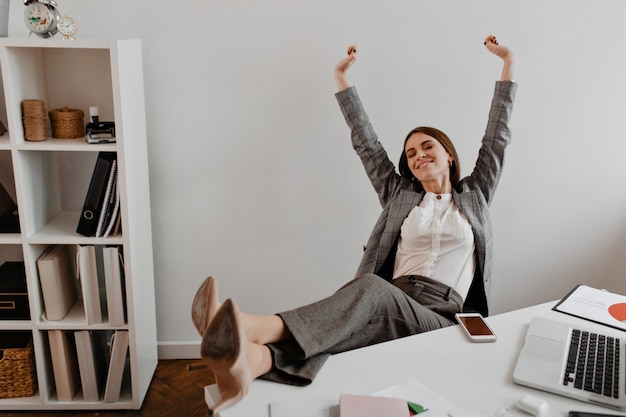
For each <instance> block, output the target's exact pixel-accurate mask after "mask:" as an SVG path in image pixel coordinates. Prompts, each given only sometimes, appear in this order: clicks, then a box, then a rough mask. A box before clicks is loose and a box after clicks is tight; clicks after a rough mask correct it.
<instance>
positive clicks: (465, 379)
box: [207, 302, 624, 417]
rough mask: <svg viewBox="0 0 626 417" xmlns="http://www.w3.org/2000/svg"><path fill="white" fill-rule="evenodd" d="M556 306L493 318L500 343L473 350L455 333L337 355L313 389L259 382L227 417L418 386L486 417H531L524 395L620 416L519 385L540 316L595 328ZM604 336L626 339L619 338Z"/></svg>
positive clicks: (556, 408) (554, 405) (256, 416)
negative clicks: (528, 340)
mask: <svg viewBox="0 0 626 417" xmlns="http://www.w3.org/2000/svg"><path fill="white" fill-rule="evenodd" d="M555 303H556V302H549V303H546V304H540V305H537V306H533V307H529V308H525V309H521V310H516V311H512V312H508V313H504V314H500V315H495V316H491V317H489V318H488V319H487V321H488V322H489V325H490V326H491V327H492V328H493V330H494V332H495V333H496V334H497V335H498V340H497V341H496V342H495V343H470V342H468V341H467V339H466V338H465V336H464V335H463V333H462V330H461V329H460V328H459V327H458V326H452V327H449V328H445V329H441V330H435V331H432V332H428V333H423V334H419V335H415V336H410V337H406V338H402V339H398V340H394V341H391V342H386V343H381V344H378V345H374V346H369V347H366V348H361V349H357V350H353V351H351V352H345V353H341V354H338V355H333V356H331V357H330V358H329V360H328V361H327V362H326V364H325V365H324V367H323V368H322V370H321V371H320V373H319V374H318V376H317V378H316V379H315V381H314V382H313V383H312V384H311V385H309V386H306V387H293V386H288V385H282V384H278V383H274V382H269V381H262V380H256V381H254V382H253V383H252V385H251V387H250V392H249V393H248V395H247V396H246V397H245V398H244V399H243V400H242V401H241V402H239V403H237V404H235V405H233V406H231V407H229V408H227V409H225V410H224V411H222V412H221V416H220V417H265V416H269V404H270V403H272V402H276V401H281V400H285V399H289V400H296V399H306V398H336V399H337V402H338V401H339V395H340V394H343V393H351V394H371V393H373V392H376V391H378V390H381V389H383V388H386V387H388V386H392V385H397V384H401V383H404V382H406V381H407V380H409V379H411V378H413V379H415V380H417V381H419V382H421V383H422V384H424V385H425V386H427V387H428V388H430V389H432V390H433V391H435V392H437V393H439V394H441V395H442V396H444V397H446V398H447V399H448V400H450V401H452V402H453V403H456V404H457V405H458V406H460V407H463V408H465V409H468V410H470V411H474V412H476V413H480V414H483V415H485V416H486V417H491V416H494V415H495V414H494V413H495V410H496V409H497V408H500V407H504V408H509V409H510V410H511V411H513V413H514V414H515V415H516V416H520V417H528V416H530V414H527V413H525V412H523V411H521V410H519V409H517V408H515V406H514V404H515V403H516V402H517V400H518V399H519V398H520V397H521V396H522V395H524V394H531V395H534V396H536V397H539V398H541V399H543V400H544V401H546V402H548V404H549V407H550V408H549V410H548V412H547V413H546V414H545V416H544V417H547V416H555V417H561V416H562V417H565V416H567V412H568V411H569V410H581V411H592V412H605V413H608V414H620V413H617V412H614V411H613V410H610V409H608V408H603V407H599V406H595V405H591V404H587V403H584V402H581V401H577V400H573V399H568V398H565V397H561V396H557V395H553V394H549V393H546V392H543V391H539V390H535V389H532V388H527V387H523V386H520V385H517V384H514V383H513V379H512V374H513V369H514V367H515V362H516V359H517V356H518V354H519V351H520V349H521V348H522V345H523V343H524V336H525V334H526V329H527V327H528V323H530V319H531V318H532V317H533V316H542V317H548V318H550V317H551V318H556V319H558V320H563V321H569V322H572V323H584V325H585V326H593V323H591V322H588V321H585V320H581V319H577V318H575V317H570V316H568V315H565V314H562V313H557V312H554V311H551V308H552V307H553V306H554V304H555ZM601 328H602V329H603V330H604V331H606V332H607V333H614V334H616V335H619V336H620V337H624V332H620V331H619V330H612V329H611V328H609V327H605V326H602V327H601ZM208 389H209V387H207V390H208ZM209 401H210V400H209Z"/></svg>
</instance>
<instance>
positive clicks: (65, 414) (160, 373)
mask: <svg viewBox="0 0 626 417" xmlns="http://www.w3.org/2000/svg"><path fill="white" fill-rule="evenodd" d="M187 365H192V366H191V369H187ZM214 381H215V379H214V378H213V374H212V373H211V371H209V370H208V369H207V368H206V367H204V366H201V362H200V361H196V360H164V361H159V364H158V366H157V369H156V372H155V375H154V378H153V379H152V384H151V385H150V389H149V391H148V394H147V395H146V398H145V400H144V402H143V405H142V407H141V409H140V410H128V411H126V410H119V411H118V410H116V411H108V410H107V411H101V410H98V411H55V412H49V411H45V412H34V411H28V412H26V411H11V412H2V411H0V417H93V416H98V417H201V416H202V417H206V416H208V410H207V406H206V403H205V402H204V386H205V385H209V384H212V383H214Z"/></svg>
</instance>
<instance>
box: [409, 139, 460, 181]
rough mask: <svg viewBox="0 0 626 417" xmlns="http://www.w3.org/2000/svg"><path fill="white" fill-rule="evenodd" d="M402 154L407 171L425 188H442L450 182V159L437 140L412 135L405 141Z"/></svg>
mask: <svg viewBox="0 0 626 417" xmlns="http://www.w3.org/2000/svg"><path fill="white" fill-rule="evenodd" d="M404 152H405V154H406V159H407V162H408V165H409V169H410V170H411V172H412V173H413V175H414V176H415V178H417V179H418V180H419V181H420V182H421V183H422V184H423V185H424V186H425V187H427V184H429V183H435V184H434V185H438V186H442V185H443V184H444V183H449V182H450V161H452V157H451V156H450V154H449V153H448V152H447V151H446V149H445V148H444V147H443V145H442V144H441V143H440V142H439V141H438V140H437V139H435V138H433V137H431V136H428V135H427V134H425V133H422V132H417V133H414V134H412V135H411V136H410V137H409V139H407V141H406V144H405V146H404ZM427 190H428V189H427Z"/></svg>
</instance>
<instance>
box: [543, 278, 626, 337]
mask: <svg viewBox="0 0 626 417" xmlns="http://www.w3.org/2000/svg"><path fill="white" fill-rule="evenodd" d="M553 310H555V311H560V312H562V313H566V314H571V315H572V316H576V317H580V318H583V319H587V320H591V321H593V322H596V323H600V324H605V325H607V326H611V327H614V328H616V329H620V330H625V331H626V295H621V294H615V293H612V292H610V291H606V290H599V289H597V288H593V287H589V286H586V285H577V286H576V287H575V288H574V289H573V290H572V291H570V293H569V294H567V295H566V296H565V297H563V299H562V300H561V301H559V302H558V303H557V305H555V306H554V307H553Z"/></svg>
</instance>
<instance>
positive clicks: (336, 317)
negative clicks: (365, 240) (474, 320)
mask: <svg viewBox="0 0 626 417" xmlns="http://www.w3.org/2000/svg"><path fill="white" fill-rule="evenodd" d="M462 307H463V300H462V298H461V296H460V295H459V294H458V293H457V292H456V291H454V290H453V289H452V288H450V287H448V286H446V285H444V284H441V283H439V282H437V281H434V280H432V279H429V278H424V277H419V276H407V277H401V278H398V279H396V280H394V282H393V283H390V282H388V281H386V280H385V279H383V278H381V277H379V276H377V275H374V274H365V275H363V276H360V277H358V278H355V279H354V280H352V281H350V282H349V283H347V284H346V285H345V286H343V287H342V288H340V289H339V290H338V291H337V292H336V293H334V294H333V295H331V296H330V297H328V298H324V299H322V300H320V301H317V302H315V303H312V304H309V305H306V306H303V307H300V308H296V309H294V310H290V311H286V312H282V313H279V314H278V315H279V316H280V317H281V318H282V320H283V321H284V323H285V326H286V327H287V329H288V330H289V331H290V332H291V334H292V335H293V340H289V341H287V342H281V343H273V344H269V345H267V346H268V347H269V348H270V352H271V354H272V359H273V368H272V370H271V371H270V372H269V373H267V374H265V375H263V376H262V377H261V378H262V379H267V380H271V381H276V382H281V383H284V384H290V385H308V384H310V383H311V382H312V381H313V379H314V378H315V375H317V373H318V372H319V370H320V369H321V368H322V365H323V364H324V362H326V360H327V359H328V357H329V356H330V355H332V354H335V353H340V352H345V351H348V350H352V349H357V348H360V347H364V346H369V345H373V344H376V343H381V342H385V341H388V340H393V339H398V338H401V337H405V336H410V335H413V334H416V333H422V332H426V331H429V330H434V329H439V328H442V327H447V326H450V325H452V324H454V323H455V321H454V314H455V313H458V312H460V311H461V310H462Z"/></svg>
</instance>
